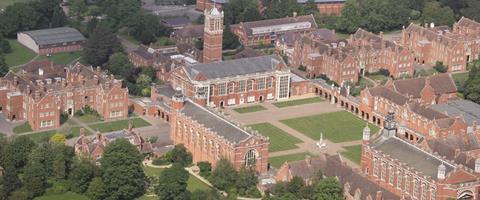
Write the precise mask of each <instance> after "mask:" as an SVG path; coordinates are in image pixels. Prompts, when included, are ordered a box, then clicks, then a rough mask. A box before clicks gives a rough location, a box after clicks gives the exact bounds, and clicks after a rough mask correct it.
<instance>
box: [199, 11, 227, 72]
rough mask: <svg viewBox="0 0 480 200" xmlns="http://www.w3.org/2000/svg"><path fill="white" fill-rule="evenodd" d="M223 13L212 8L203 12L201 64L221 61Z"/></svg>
mask: <svg viewBox="0 0 480 200" xmlns="http://www.w3.org/2000/svg"><path fill="white" fill-rule="evenodd" d="M222 41H223V11H222V12H220V11H218V9H217V8H216V7H215V6H214V7H213V8H212V9H211V10H209V11H207V10H205V28H204V33H203V62H204V63H211V62H217V61H221V60H222Z"/></svg>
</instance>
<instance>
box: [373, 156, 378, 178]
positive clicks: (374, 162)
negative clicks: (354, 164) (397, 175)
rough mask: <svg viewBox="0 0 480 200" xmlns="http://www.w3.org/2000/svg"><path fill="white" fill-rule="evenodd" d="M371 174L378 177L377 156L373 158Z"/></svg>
mask: <svg viewBox="0 0 480 200" xmlns="http://www.w3.org/2000/svg"><path fill="white" fill-rule="evenodd" d="M373 176H375V177H378V158H373Z"/></svg>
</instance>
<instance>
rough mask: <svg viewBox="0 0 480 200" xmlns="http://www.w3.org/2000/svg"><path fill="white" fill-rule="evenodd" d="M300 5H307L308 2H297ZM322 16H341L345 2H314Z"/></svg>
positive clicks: (341, 0) (300, 0)
mask: <svg viewBox="0 0 480 200" xmlns="http://www.w3.org/2000/svg"><path fill="white" fill-rule="evenodd" d="M297 2H298V3H301V4H305V3H307V2H308V0H297ZM314 2H315V4H316V5H317V8H318V11H320V14H321V15H337V16H339V15H341V14H342V10H343V6H344V5H345V0H314Z"/></svg>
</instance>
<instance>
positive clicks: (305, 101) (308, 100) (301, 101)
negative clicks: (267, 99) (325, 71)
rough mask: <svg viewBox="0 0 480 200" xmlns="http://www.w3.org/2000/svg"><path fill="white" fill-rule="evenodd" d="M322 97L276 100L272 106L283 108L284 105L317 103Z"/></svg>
mask: <svg viewBox="0 0 480 200" xmlns="http://www.w3.org/2000/svg"><path fill="white" fill-rule="evenodd" d="M322 101H323V99H322V98H320V97H312V98H306V99H297V100H290V101H282V102H277V103H273V105H274V106H276V107H277V108H284V107H289V106H298V105H304V104H310V103H318V102H322Z"/></svg>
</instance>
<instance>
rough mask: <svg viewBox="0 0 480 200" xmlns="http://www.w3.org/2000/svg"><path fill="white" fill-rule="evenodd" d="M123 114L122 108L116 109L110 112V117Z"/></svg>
mask: <svg viewBox="0 0 480 200" xmlns="http://www.w3.org/2000/svg"><path fill="white" fill-rule="evenodd" d="M122 114H123V112H122V111H120V110H114V111H111V112H110V117H121V116H122Z"/></svg>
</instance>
